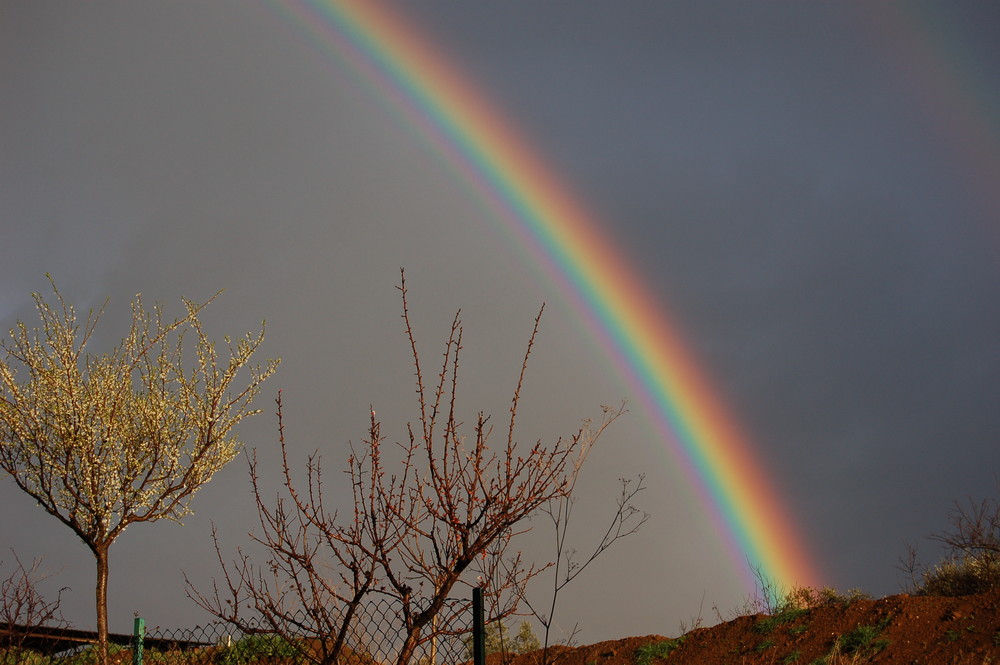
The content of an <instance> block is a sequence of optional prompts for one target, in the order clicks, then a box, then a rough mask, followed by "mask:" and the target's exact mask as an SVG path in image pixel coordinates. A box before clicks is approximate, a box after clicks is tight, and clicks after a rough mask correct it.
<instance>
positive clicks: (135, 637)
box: [132, 617, 146, 665]
mask: <svg viewBox="0 0 1000 665" xmlns="http://www.w3.org/2000/svg"><path fill="white" fill-rule="evenodd" d="M145 637H146V620H145V619H143V618H142V617H136V618H135V625H134V626H133V627H132V665H142V646H143V645H142V642H143V639H144V638H145Z"/></svg>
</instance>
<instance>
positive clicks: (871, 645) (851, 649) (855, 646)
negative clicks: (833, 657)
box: [837, 626, 889, 656]
mask: <svg viewBox="0 0 1000 665" xmlns="http://www.w3.org/2000/svg"><path fill="white" fill-rule="evenodd" d="M881 632H882V628H880V627H879V626H858V627H857V628H855V629H854V630H852V631H851V632H849V633H847V634H845V635H841V636H840V638H839V639H838V640H837V646H839V647H840V651H841V652H843V653H848V654H858V655H861V656H873V655H875V654H877V653H878V652H879V651H882V650H883V649H885V648H886V647H887V646H889V640H885V639H881V640H880V639H878V636H879V634H881Z"/></svg>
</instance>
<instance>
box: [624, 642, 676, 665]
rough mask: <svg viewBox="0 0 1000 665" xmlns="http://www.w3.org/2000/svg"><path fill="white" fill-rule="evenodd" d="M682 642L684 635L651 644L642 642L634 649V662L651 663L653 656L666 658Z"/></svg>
mask: <svg viewBox="0 0 1000 665" xmlns="http://www.w3.org/2000/svg"><path fill="white" fill-rule="evenodd" d="M683 642H684V636H683V635H681V636H680V637H678V638H675V639H672V640H664V641H662V642H655V643H652V644H644V645H642V646H641V647H639V648H638V649H637V650H636V653H635V662H636V664H637V665H652V662H653V659H654V658H666V657H667V656H669V655H670V654H671V652H673V651H674V650H676V649H678V648H679V647H680V646H681V644H682V643H683Z"/></svg>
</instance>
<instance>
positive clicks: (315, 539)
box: [189, 279, 622, 665]
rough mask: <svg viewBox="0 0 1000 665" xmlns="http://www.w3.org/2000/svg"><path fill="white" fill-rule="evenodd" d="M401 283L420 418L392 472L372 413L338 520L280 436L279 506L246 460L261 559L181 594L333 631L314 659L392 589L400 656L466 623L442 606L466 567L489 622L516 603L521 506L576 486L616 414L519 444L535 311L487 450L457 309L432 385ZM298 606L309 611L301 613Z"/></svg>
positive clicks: (533, 570) (531, 572)
mask: <svg viewBox="0 0 1000 665" xmlns="http://www.w3.org/2000/svg"><path fill="white" fill-rule="evenodd" d="M399 288H400V292H401V294H402V309H403V320H404V324H405V330H406V335H407V339H408V341H409V344H410V350H411V357H412V359H413V365H414V370H415V374H416V394H417V403H418V404H417V405H418V414H417V415H418V418H417V424H416V426H412V425H411V426H408V427H407V432H408V436H407V440H406V441H405V442H403V443H400V444H398V447H397V448H396V450H395V452H396V456H395V457H394V461H396V462H398V467H397V468H398V471H397V472H396V473H388V472H387V470H386V468H387V466H386V461H385V460H384V454H385V452H386V449H385V447H384V445H383V444H384V442H383V438H382V436H381V434H380V432H381V424H380V422H379V420H377V418H376V416H375V412H374V410H373V411H372V414H371V421H370V422H371V424H370V428H369V432H368V438H367V440H366V441H365V442H364V445H363V447H362V448H361V449H360V450H354V451H353V452H352V455H351V457H350V458H349V460H348V470H347V474H348V477H349V479H350V483H351V486H352V488H353V496H354V502H353V506H352V508H353V512H352V513H351V514H350V515H347V516H346V517H344V518H342V519H341V518H338V516H337V514H336V513H335V512H331V511H329V510H328V509H327V508H325V504H324V499H323V492H322V489H323V488H322V481H321V478H322V472H321V468H320V463H319V458H318V456H317V455H315V454H314V455H313V456H311V457H310V458H309V461H308V464H307V471H306V475H307V480H306V484H305V488H306V489H305V490H304V491H302V492H299V491H297V489H296V486H295V484H294V483H293V481H292V477H291V474H290V472H289V465H288V457H287V454H286V449H285V443H284V437H283V435H282V436H280V437H279V438H280V442H281V450H282V458H283V461H284V490H285V492H284V494H285V496H284V497H282V498H279V499H278V501H277V503H275V504H274V505H273V507H268V506H267V505H266V504H265V502H263V501H262V500H261V492H260V489H259V484H258V477H257V468H256V466H255V465H252V466H251V480H252V482H253V485H254V491H255V495H256V496H257V505H258V510H259V515H260V518H261V520H260V521H261V527H262V534H260V535H256V536H254V540H256V542H257V543H259V544H261V545H263V546H264V547H265V548H266V549H267V550H268V552H269V554H268V557H269V558H268V561H267V562H266V563H265V564H264V565H262V566H255V565H253V563H252V561H251V560H250V558H249V557H248V556H246V555H243V554H242V553H241V554H239V555H238V556H237V559H236V561H235V562H233V563H232V564H226V563H225V562H224V561H222V565H223V571H224V577H225V585H224V587H223V588H222V590H221V591H220V589H219V586H215V588H214V589H213V591H212V592H211V593H209V594H199V593H198V592H197V591H196V590H194V589H193V588H191V589H190V591H189V593H190V594H191V595H192V597H193V598H194V600H195V601H196V602H197V603H198V604H199V605H201V606H202V607H204V608H206V609H208V610H209V611H210V612H212V613H214V614H215V615H216V616H219V617H221V618H223V619H225V620H228V621H233V622H237V623H239V622H243V625H248V624H247V621H246V619H242V618H239V609H238V606H240V605H242V606H244V607H246V606H249V607H250V608H252V609H253V610H254V611H255V612H257V613H259V614H261V615H262V616H263V620H264V623H265V624H266V625H269V626H270V627H272V629H273V630H276V631H278V632H279V633H281V634H283V635H286V636H288V637H293V636H295V635H301V634H302V632H301V631H302V630H303V629H305V630H306V633H305V634H307V635H317V636H322V635H323V631H327V632H326V635H328V636H329V637H330V638H331V640H332V648H331V649H328V650H324V651H321V652H320V653H312V654H309V653H307V654H304V655H306V656H307V657H309V658H310V659H311V660H312V661H313V662H317V663H324V664H325V663H331V662H336V661H337V659H338V657H340V655H341V652H339V651H338V650H340V649H343V647H344V645H345V641H344V639H342V638H343V636H346V635H349V634H350V633H351V631H352V630H353V629H352V626H351V625H350V623H351V621H352V620H354V618H355V617H356V616H358V615H359V614H365V613H366V612H367V611H368V608H370V607H371V606H372V605H373V604H374V603H377V602H378V600H379V599H385V598H389V599H392V600H393V607H394V608H395V609H394V612H395V615H396V620H397V621H398V623H399V625H400V626H401V631H402V637H401V642H400V644H399V645H398V649H397V650H396V654H395V658H396V662H397V663H398V665H407V663H410V662H411V661H412V659H413V658H414V655H415V653H416V651H417V650H418V648H420V647H421V646H423V645H426V644H428V643H430V644H432V645H433V644H435V640H436V639H437V638H438V637H439V636H442V635H447V634H454V633H458V632H464V630H467V628H465V627H462V628H456V627H455V623H454V621H452V619H454V614H455V613H456V612H462V611H465V610H467V604H461V603H460V604H458V605H454V604H452V603H449V598H450V596H451V594H452V592H453V590H454V589H455V587H456V585H459V584H468V585H469V586H473V585H475V584H477V583H476V582H475V581H474V580H473V579H472V578H474V577H477V576H478V578H479V579H480V580H481V581H482V584H483V585H485V587H486V589H485V590H486V596H487V597H488V598H489V599H490V619H494V620H495V619H501V618H503V617H504V616H506V615H509V614H511V613H513V612H514V611H515V610H516V607H517V601H518V600H519V599H520V598H521V597H523V587H524V585H525V584H526V582H527V581H528V580H529V579H531V578H532V577H533V576H535V575H536V574H537V573H538V572H539V571H540V570H541V569H543V568H544V567H539V566H535V565H529V564H525V563H524V562H523V561H522V560H521V558H520V556H517V555H515V556H513V557H510V556H508V551H509V547H510V544H511V541H512V540H513V539H514V538H515V537H516V536H517V535H519V534H520V533H523V532H524V531H525V530H527V528H528V527H527V525H526V523H525V522H526V520H527V518H528V517H530V516H531V515H533V514H535V513H537V512H538V511H539V510H540V509H542V508H543V507H544V506H546V505H548V504H549V503H550V502H551V501H553V500H556V499H559V498H561V497H563V496H565V495H566V494H567V492H569V491H571V487H572V485H571V483H572V479H573V478H575V476H576V475H577V473H578V471H579V468H580V465H581V464H582V463H583V462H584V460H585V459H586V457H587V453H588V452H589V450H590V449H591V447H592V446H593V445H594V444H595V443H596V441H597V440H598V438H599V437H600V435H601V433H602V432H603V431H604V429H605V428H606V427H608V425H610V423H611V422H612V421H614V420H615V418H617V417H618V415H619V414H620V413H621V411H622V410H621V409H605V410H604V417H603V418H602V420H601V421H600V422H599V423H596V424H592V423H589V422H588V423H586V424H585V425H584V426H583V427H582V428H580V429H579V430H578V431H577V432H576V433H575V434H573V435H572V436H569V437H567V438H560V439H558V440H556V441H555V442H553V443H551V444H548V445H547V444H544V443H543V442H542V441H540V440H539V441H535V442H534V443H533V444H530V445H525V444H522V443H520V442H519V441H518V440H517V439H516V438H515V434H514V430H515V423H516V419H517V411H518V406H519V404H520V399H521V389H522V386H523V383H524V378H525V373H526V370H527V364H528V358H529V356H530V354H531V349H532V346H533V345H534V341H535V338H536V336H537V334H538V326H539V321H540V318H541V312H539V315H538V317H536V319H535V325H534V328H533V330H532V333H531V336H530V337H529V340H528V345H527V349H526V351H525V355H524V358H523V360H522V363H521V370H520V374H519V378H518V382H517V385H516V387H515V389H514V392H513V396H512V399H511V406H510V418H509V420H508V421H507V423H506V428H505V429H506V432H505V434H506V437H505V440H503V441H502V442H501V444H500V445H499V446H496V447H493V445H492V442H491V434H492V432H493V427H492V424H491V420H490V418H489V416H487V415H485V414H484V413H479V414H478V415H477V417H476V422H475V425H474V427H473V429H472V432H471V436H469V437H468V438H467V437H466V436H465V434H464V427H463V423H462V422H461V421H460V419H459V416H458V413H457V408H456V398H457V394H458V387H459V381H458V376H459V371H458V370H459V355H460V351H461V349H462V324H461V320H460V318H459V315H456V316H455V318H454V320H453V321H452V324H451V330H450V333H449V335H448V338H447V341H446V343H445V348H444V353H443V360H442V362H441V365H440V368H439V370H438V372H437V376H436V380H435V381H434V383H433V385H432V386H431V387H430V388H428V387H427V386H428V384H426V383H425V378H424V370H423V366H422V364H421V360H420V354H419V352H418V349H417V342H416V337H415V334H414V332H413V328H412V326H411V321H410V313H409V308H408V302H407V290H406V283H405V279H404V280H402V282H401V285H400V287H399ZM279 414H280V408H279ZM280 431H282V427H281V425H280V416H279V432H280ZM221 560H222V557H221V556H220V561H221ZM501 562H503V563H502V571H503V574H502V575H500V574H499V571H500V570H501V568H500V566H501ZM332 570H336V572H331V571H332ZM189 587H190V585H189ZM319 605H323V607H320V606H319ZM234 608H236V609H234ZM331 608H335V612H334V611H332V610H331ZM326 612H331V613H330V614H329V615H326V614H324V613H326ZM295 617H306V619H305V620H302V619H299V623H298V624H295V623H294V620H293V619H294V618H295ZM292 628H294V629H296V630H297V631H298V632H295V631H291V629H292ZM289 631H291V632H289ZM320 641H321V642H322V640H320Z"/></svg>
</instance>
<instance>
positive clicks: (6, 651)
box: [0, 647, 48, 665]
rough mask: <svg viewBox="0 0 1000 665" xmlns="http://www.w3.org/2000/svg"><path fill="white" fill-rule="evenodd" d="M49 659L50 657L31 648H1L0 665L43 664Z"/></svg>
mask: <svg viewBox="0 0 1000 665" xmlns="http://www.w3.org/2000/svg"><path fill="white" fill-rule="evenodd" d="M47 661H48V658H46V657H45V656H43V655H42V654H40V653H38V652H37V651H32V650H31V649H23V648H21V647H7V648H3V649H0V665H43V664H44V663H46V662H47Z"/></svg>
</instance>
